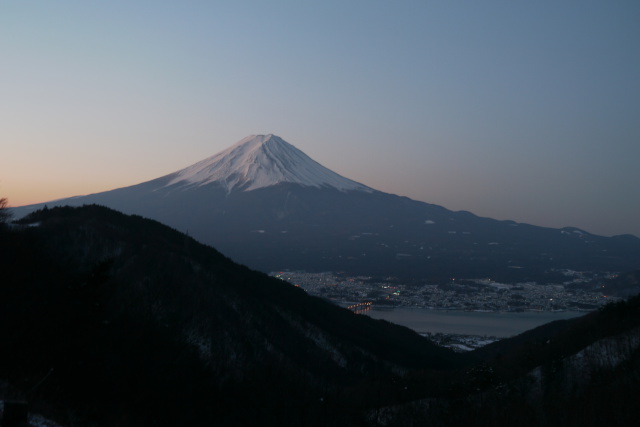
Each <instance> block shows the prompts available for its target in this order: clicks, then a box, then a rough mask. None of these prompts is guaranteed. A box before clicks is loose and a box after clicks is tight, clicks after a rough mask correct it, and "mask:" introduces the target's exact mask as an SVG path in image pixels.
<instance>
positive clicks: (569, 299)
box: [272, 272, 619, 311]
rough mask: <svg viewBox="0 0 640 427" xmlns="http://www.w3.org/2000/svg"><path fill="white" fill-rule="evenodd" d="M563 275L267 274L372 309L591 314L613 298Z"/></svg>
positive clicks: (588, 279) (579, 277) (584, 280)
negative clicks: (554, 278)
mask: <svg viewBox="0 0 640 427" xmlns="http://www.w3.org/2000/svg"><path fill="white" fill-rule="evenodd" d="M575 273H576V272H567V275H566V276H567V281H566V282H564V283H562V284H547V285H542V284H536V283H533V282H532V283H516V284H504V283H497V282H494V281H492V280H490V279H475V280H456V279H451V280H450V281H449V282H448V283H446V284H418V285H408V284H403V283H401V282H400V281H398V280H397V279H394V278H391V277H390V278H386V279H373V278H371V277H364V276H359V277H346V276H343V275H340V274H336V273H332V272H325V273H306V272H278V273H272V275H273V276H276V277H279V278H281V279H282V280H285V281H287V282H289V283H291V284H293V285H295V286H299V287H300V288H302V289H304V290H305V291H307V292H308V293H309V294H310V295H314V296H319V297H323V298H326V299H329V300H332V301H334V302H336V303H337V304H340V305H345V306H348V305H352V304H358V303H365V302H372V303H373V305H392V306H412V307H424V308H431V309H440V310H468V311H591V310H594V309H597V308H598V307H601V306H603V305H604V304H606V303H608V302H611V301H616V300H619V298H617V297H614V296H610V295H605V294H604V293H603V292H602V290H601V289H600V288H599V287H597V286H596V285H589V286H586V285H585V286H576V284H579V283H592V282H593V281H592V280H591V279H592V278H591V277H588V275H585V274H584V273H580V274H579V275H578V274H575Z"/></svg>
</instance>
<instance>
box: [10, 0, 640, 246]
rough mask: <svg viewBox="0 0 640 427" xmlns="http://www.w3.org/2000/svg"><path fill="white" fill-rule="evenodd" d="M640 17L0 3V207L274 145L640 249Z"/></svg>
mask: <svg viewBox="0 0 640 427" xmlns="http://www.w3.org/2000/svg"><path fill="white" fill-rule="evenodd" d="M638 22H640V3H639V2H637V1H610V2H605V1H591V0H585V1H575V2H573V1H560V2H558V1H536V2H529V1H482V2H479V1H427V0H423V1H374V0H368V1H364V0H363V1H323V2H316V1H313V2H312V1H246V2H242V1H233V2H231V1H229V2H226V1H188V0H187V1H180V2H178V1H158V0H155V1H147V0H138V1H133V2H132V1H118V0H111V1H91V0H84V1H67V0H59V1H29V0H23V1H18V0H5V1H2V2H0V76H2V79H0V126H1V127H0V129H1V131H0V195H1V196H3V197H8V198H9V201H10V203H12V204H13V205H15V206H17V205H22V204H27V203H35V202H41V201H46V200H50V199H54V198H60V197H66V196H72V195H78V194H87V193H92V192H98V191H104V190H108V189H112V188H117V187H121V186H125V185H131V184H135V183H138V182H142V181H145V180H149V179H152V178H155V177H158V176H161V175H164V174H167V173H170V172H173V171H175V170H178V169H181V168H183V167H185V166H187V165H189V164H192V163H194V162H196V161H198V160H201V159H203V158H205V157H208V156H210V155H212V154H215V153H217V152H218V151H221V150H223V149H224V148H226V147H227V146H229V145H231V144H233V143H235V142H236V141H238V140H240V139H242V138H244V137H245V136H247V135H250V134H260V133H274V134H277V135H279V136H281V137H282V138H284V139H285V140H287V141H288V142H290V143H292V144H293V145H295V146H296V147H298V148H299V149H301V150H303V151H304V152H306V153H307V154H308V155H309V156H311V157H312V158H314V159H315V160H317V161H319V162H320V163H322V164H323V165H325V166H327V167H329V168H330V169H333V170H334V171H336V172H338V173H340V174H342V175H345V176H347V177H348V178H351V179H354V180H357V181H360V182H362V183H364V184H366V185H369V186H372V187H374V188H377V189H380V190H383V191H387V192H391V193H396V194H401V195H406V196H409V197H412V198H414V199H418V200H423V201H426V202H429V203H435V204H439V205H442V206H445V207H447V208H449V209H453V210H468V211H471V212H473V213H476V214H478V215H482V216H489V217H493V218H498V219H513V220H516V221H520V222H528V223H532V224H536V225H543V226H551V227H562V226H569V225H570V226H577V227H580V228H583V229H585V230H587V231H590V232H593V233H596V234H604V235H612V234H622V233H632V234H635V235H638V236H640V221H639V220H638V218H640V197H639V196H640V191H639V190H638V182H640V168H638V159H640V78H639V76H640V48H639V46H640V26H639V25H637V23H638Z"/></svg>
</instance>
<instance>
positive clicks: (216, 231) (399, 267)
mask: <svg viewBox="0 0 640 427" xmlns="http://www.w3.org/2000/svg"><path fill="white" fill-rule="evenodd" d="M91 203H96V204H101V205H105V206H109V207H111V208H113V209H117V210H119V211H122V212H125V213H129V214H138V215H142V216H145V217H148V218H153V219H156V220H158V221H161V222H163V223H165V224H168V225H170V226H172V227H175V228H176V229H178V230H180V231H183V232H187V233H189V234H190V235H192V236H194V237H195V238H196V239H198V240H200V241H201V242H204V243H207V244H210V245H213V246H215V247H216V248H218V249H219V250H220V251H222V252H223V253H224V254H226V255H228V256H230V257H231V258H233V259H234V260H236V261H238V262H241V263H243V264H246V265H248V266H250V267H252V268H255V269H259V270H261V271H264V272H270V271H276V270H283V269H291V270H299V269H304V270H308V271H327V270H333V271H344V272H347V273H350V274H369V275H370V274H375V275H381V276H398V277H403V278H406V279H412V280H449V279H450V278H452V277H463V278H478V277H490V278H492V279H494V280H503V281H529V280H535V281H559V280H563V276H562V274H561V272H560V270H562V269H572V270H597V271H627V270H633V269H638V268H640V239H638V238H636V237H633V236H616V237H612V238H607V237H602V236H596V235H592V234H590V233H587V232H585V231H582V230H579V229H575V228H564V229H551V228H544V227H536V226H533V225H528V224H519V223H516V222H513V221H497V220H493V219H490V218H481V217H478V216H475V215H473V214H471V213H469V212H464V211H460V212H453V211H450V210H447V209H445V208H443V207H440V206H436V205H431V204H428V203H423V202H419V201H415V200H411V199H408V198H406V197H399V196H396V195H392V194H387V193H383V192H380V191H376V190H373V189H371V188H369V187H366V186H364V185H361V184H358V183H355V182H354V181H351V180H348V179H347V178H344V177H341V176H339V175H337V174H335V173H333V172H331V171H330V170H328V169H326V168H324V167H322V166H320V165H319V164H317V163H316V162H314V161H313V160H311V159H309V158H308V157H307V156H306V155H304V154H303V153H302V152H300V151H299V150H297V149H296V148H295V147H293V146H292V145H290V144H288V143H286V142H285V141H283V140H282V139H281V138H279V137H276V136H273V135H262V136H261V135H258V136H252V137H248V138H245V139H244V140H242V141H240V142H238V143H237V144H235V145H234V146H232V147H230V148H228V149H227V150H225V151H223V152H221V153H219V154H217V155H215V156H212V157H210V158H209V159H205V160H203V161H202V162H199V163H196V164H195V165H193V166H190V167H188V168H186V169H183V170H181V171H178V172H175V173H173V174H169V175H166V176H164V177H161V178H158V179H155V180H152V181H149V182H145V183H142V184H138V185H134V186H131V187H126V188H120V189H116V190H112V191H107V192H103V193H97V194H92V195H88V196H82V197H76V198H72V199H64V200H59V201H56V202H51V203H49V205H50V206H53V205H65V204H70V205H74V206H80V205H82V204H91ZM42 206H43V205H42V204H40V205H33V206H27V207H22V208H16V209H14V212H15V214H16V216H17V217H20V216H21V215H25V214H26V213H28V212H29V211H32V210H34V209H36V208H40V207H42Z"/></svg>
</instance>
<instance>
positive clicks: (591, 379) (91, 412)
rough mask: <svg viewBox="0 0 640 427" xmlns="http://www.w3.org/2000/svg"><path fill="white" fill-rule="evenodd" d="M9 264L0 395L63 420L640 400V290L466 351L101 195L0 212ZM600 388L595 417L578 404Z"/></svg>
mask: <svg viewBox="0 0 640 427" xmlns="http://www.w3.org/2000/svg"><path fill="white" fill-rule="evenodd" d="M1 225H2V224H0V226H1ZM0 271H1V272H2V279H1V281H0V339H1V340H2V341H1V342H2V351H0V393H3V394H4V396H0V397H4V398H5V399H16V398H17V399H26V400H28V401H29V404H30V408H31V410H32V411H35V412H40V413H43V414H45V415H47V416H49V417H50V418H52V419H55V420H57V421H59V422H60V423H61V424H63V425H104V426H111V425H136V426H137V425H139V426H146V425H278V426H281V425H292V426H293V425H296V426H300V425H336V426H337V425H398V426H399V425H463V424H484V425H499V424H501V423H503V422H504V423H507V422H509V423H513V422H516V421H517V420H518V418H519V417H521V416H523V414H524V415H526V420H527V422H529V424H530V425H541V424H545V425H571V424H574V425H578V420H580V425H604V424H605V422H604V420H607V421H608V422H609V423H608V424H607V425H616V424H617V425H625V422H626V421H627V420H629V419H631V417H633V416H637V415H639V414H638V413H637V409H634V408H637V407H639V406H638V405H637V404H636V403H638V402H636V401H635V400H637V396H638V395H639V393H638V392H639V388H638V384H639V382H638V379H639V373H640V370H639V368H638V365H639V364H638V351H637V348H638V341H639V340H640V338H639V337H640V334H638V332H637V331H638V328H639V327H640V302H639V300H638V299H637V298H634V299H631V300H629V301H627V302H623V303H618V304H616V305H611V306H607V307H606V308H605V309H603V310H601V311H600V312H597V313H593V314H591V315H589V316H585V317H583V318H579V319H575V320H572V321H564V322H559V323H552V324H549V325H545V326H543V327H541V328H538V329H536V330H533V331H530V332H527V333H525V334H523V335H521V336H519V337H515V338H513V339H511V340H506V341H503V342H499V343H496V344H494V345H493V346H489V347H486V348H485V349H482V350H479V351H476V352H474V353H473V354H466V355H460V354H455V353H452V352H450V351H448V350H445V349H442V348H439V347H437V346H435V345H434V344H433V343H431V342H430V341H428V340H426V339H424V338H422V337H420V336H418V335H417V334H415V333H414V332H412V331H410V330H409V329H406V328H403V327H399V326H395V325H392V324H390V323H388V322H384V321H376V320H373V319H370V318H368V317H366V316H362V315H356V314H353V313H351V312H349V311H347V310H345V309H341V308H338V307H336V306H333V305H331V304H330V303H327V302H325V301H323V300H320V299H317V298H313V297H309V296H308V295H307V294H306V293H304V292H303V291H302V290H300V289H299V288H296V287H294V286H292V285H290V284H287V283H284V282H282V281H280V280H277V279H274V278H271V277H268V276H266V275H264V274H262V273H259V272H255V271H252V270H250V269H248V268H246V267H244V266H241V265H238V264H235V263H233V262H231V261H230V260H229V259H228V258H226V257H225V256H224V255H222V254H221V253H219V252H218V251H216V250H215V249H213V248H211V247H208V246H205V245H202V244H200V243H198V242H196V241H195V240H193V239H192V238H190V237H189V236H187V235H184V234H181V233H179V232H177V231H175V230H172V229H170V228H169V227H166V226H164V225H162V224H160V223H158V222H155V221H151V220H147V219H144V218H141V217H138V216H127V215H123V214H121V213H118V212H116V211H112V210H110V209H107V208H103V207H99V206H85V207H82V208H54V209H45V210H42V211H38V212H36V213H34V214H32V215H30V216H28V217H26V218H24V219H22V220H21V221H20V222H19V224H15V225H13V226H11V227H3V228H0ZM611 396H615V402H612V401H611ZM605 398H608V399H609V400H607V402H608V406H607V407H604V408H599V409H598V413H597V415H598V416H595V414H591V415H592V416H591V417H590V418H589V419H587V420H584V419H582V418H581V417H580V416H579V415H580V413H579V411H578V410H577V408H579V407H581V405H583V404H588V405H591V407H590V408H595V407H596V405H595V404H594V402H595V401H596V400H598V399H605ZM634 399H635V400H634ZM572 408H573V409H572ZM563 410H564V412H563ZM590 410H592V411H595V410H596V409H590ZM612 420H613V421H612ZM616 420H617V421H616ZM525 424H526V423H525Z"/></svg>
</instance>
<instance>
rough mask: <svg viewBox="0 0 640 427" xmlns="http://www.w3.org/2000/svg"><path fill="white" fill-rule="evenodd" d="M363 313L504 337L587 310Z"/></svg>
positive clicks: (421, 326) (429, 328)
mask: <svg viewBox="0 0 640 427" xmlns="http://www.w3.org/2000/svg"><path fill="white" fill-rule="evenodd" d="M362 314H364V315H366V316H369V317H372V318H374V319H384V320H387V321H389V322H392V323H397V324H398V325H402V326H406V327H408V328H411V329H413V330H414V331H416V332H418V333H424V332H431V333H437V332H442V333H447V334H461V335H481V336H484V335H487V336H495V337H500V338H505V337H510V336H514V335H518V334H520V333H522V332H524V331H528V330H529V329H533V328H535V327H536V326H540V325H543V324H545V323H549V322H553V321H554V320H561V319H570V318H572V317H577V316H582V315H584V314H587V313H586V312H576V311H559V312H548V311H542V312H529V311H527V312H521V313H514V312H508V313H494V312H490V313H486V312H477V311H455V310H452V311H445V310H430V309H427V308H412V307H395V308H381V307H373V308H371V309H369V310H367V311H365V312H363V313H362Z"/></svg>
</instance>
